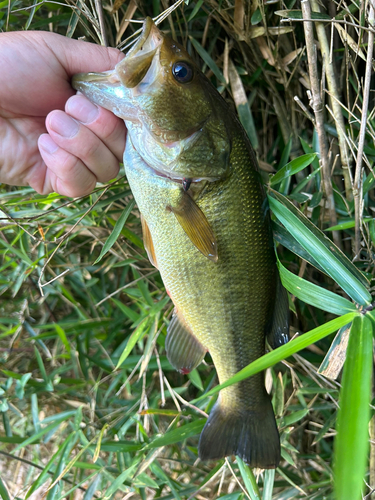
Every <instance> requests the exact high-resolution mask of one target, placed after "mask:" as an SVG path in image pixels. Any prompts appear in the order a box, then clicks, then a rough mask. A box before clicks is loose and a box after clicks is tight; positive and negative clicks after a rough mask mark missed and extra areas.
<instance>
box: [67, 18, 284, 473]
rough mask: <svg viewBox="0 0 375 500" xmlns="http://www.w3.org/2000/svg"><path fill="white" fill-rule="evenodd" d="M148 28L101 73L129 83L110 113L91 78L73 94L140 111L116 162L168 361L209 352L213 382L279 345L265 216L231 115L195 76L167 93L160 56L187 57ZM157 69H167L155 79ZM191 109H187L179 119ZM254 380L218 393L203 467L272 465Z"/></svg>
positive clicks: (266, 410)
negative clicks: (138, 217) (158, 308)
mask: <svg viewBox="0 0 375 500" xmlns="http://www.w3.org/2000/svg"><path fill="white" fill-rule="evenodd" d="M147 23H148V24H147ZM151 23H152V22H151V21H150V20H148V21H147V22H146V23H145V28H144V34H143V41H142V40H141V41H139V42H138V43H137V46H138V48H137V46H136V47H135V48H134V49H132V51H131V52H130V53H129V54H128V55H127V57H126V58H125V59H124V63H122V62H121V63H119V65H118V67H119V69H118V70H116V68H117V67H116V68H115V70H114V71H117V73H114V72H112V73H110V77H109V80H112V81H113V80H115V81H116V78H117V76H118V75H120V77H118V78H119V80H120V82H121V81H122V82H123V83H124V81H126V82H128V81H131V82H132V83H131V85H133V87H132V88H131V89H130V90H131V91H130V92H129V90H128V89H125V90H124V88H123V87H120V86H119V85H118V84H117V85H118V86H117V87H116V88H115V93H116V99H115V101H116V102H115V103H114V104H113V105H112V104H111V103H112V101H113V100H114V98H113V89H112V87H111V90H110V91H109V98H107V97H106V96H105V95H104V94H103V92H105V90H104V89H103V85H102V83H101V84H100V85H99V87H100V88H99V89H98V88H97V87H95V84H94V83H93V77H87V78H86V80H85V79H84V77H82V75H78V76H77V79H76V81H75V85H76V88H79V89H80V90H81V91H83V92H84V93H86V95H88V96H89V97H90V98H91V99H92V100H94V102H98V103H100V104H102V105H104V106H105V107H107V108H108V109H113V110H114V111H115V112H117V114H118V109H119V100H118V96H120V97H121V95H122V94H121V93H123V95H124V99H125V100H126V105H124V108H126V110H128V108H129V102H132V103H133V102H136V106H138V110H139V111H138V112H139V117H140V118H139V120H138V121H137V120H134V119H132V120H131V121H129V120H127V116H126V113H124V116H123V118H124V119H125V121H126V124H127V127H128V130H129V133H128V138H127V145H126V149H125V153H124V165H125V171H126V175H127V178H128V181H129V184H130V187H131V189H132V192H133V194H134V197H135V199H136V201H137V204H138V207H139V210H140V212H141V214H142V217H143V219H144V220H143V225H144V227H146V228H147V231H146V233H145V232H144V238H145V244H146V247H147V249H148V254H149V256H150V259H151V261H153V262H154V263H155V264H156V265H157V267H158V269H159V270H160V273H161V276H162V279H163V282H164V284H165V286H166V289H167V291H168V293H169V295H170V297H171V299H172V301H173V303H174V305H175V313H174V318H173V319H172V321H171V323H170V326H169V329H168V335H167V339H166V349H167V355H168V357H169V359H170V361H171V363H172V364H173V365H174V366H175V367H176V368H178V369H180V370H181V371H182V372H184V373H186V372H188V371H190V370H191V369H192V368H194V367H195V366H197V365H198V364H199V362H200V361H201V360H202V359H203V356H204V353H205V351H206V350H208V351H209V353H210V355H211V357H212V360H213V362H214V365H215V368H216V370H217V374H218V378H219V381H220V383H222V382H224V381H225V380H227V379H228V378H230V377H232V376H233V375H235V374H236V373H237V372H238V371H239V370H241V369H242V368H244V367H245V366H247V365H248V364H249V363H251V362H252V361H254V360H256V359H258V358H259V357H260V356H262V355H263V354H264V351H265V335H266V334H268V335H269V334H270V332H271V331H275V332H276V333H275V334H274V335H275V338H276V340H277V342H279V343H281V341H280V339H281V338H282V335H280V331H281V330H280V328H279V329H278V328H276V329H275V325H273V316H274V310H275V307H277V304H278V303H279V302H280V301H279V300H278V297H277V294H278V290H279V288H280V286H279V276H278V271H277V267H276V262H275V254H274V249H273V243H272V236H271V230H270V219H269V214H268V208H267V204H266V198H265V195H264V192H263V189H262V186H261V182H260V176H259V173H258V171H257V166H256V160H255V157H254V154H253V151H252V149H251V146H250V144H249V142H248V139H247V136H246V135H245V132H244V131H243V129H242V127H241V125H240V124H239V122H238V120H237V118H236V116H235V115H234V113H233V112H232V110H231V109H230V107H229V106H228V105H227V103H226V102H225V101H224V100H223V99H222V98H221V96H220V95H219V94H217V93H216V90H214V89H213V88H212V87H211V86H210V84H209V83H208V81H207V80H206V79H205V78H204V77H203V75H202V74H200V73H199V72H198V71H197V70H196V69H195V68H194V69H193V70H192V71H194V80H193V82H195V85H197V86H198V87H197V88H198V90H197V93H196V94H194V93H193V92H192V91H191V92H190V94H189V92H188V93H187V94H184V93H181V88H180V87H179V86H174V85H173V84H171V85H169V86H168V85H167V83H168V82H169V83H170V80H168V78H170V74H169V73H168V65H167V62H168V58H173V57H174V55H176V54H177V55H178V56H176V57H178V58H177V61H182V62H183V64H188V63H189V64H190V58H189V56H188V55H187V54H186V53H185V52H184V51H183V49H181V48H179V47H178V46H176V44H175V42H173V41H171V40H170V39H168V38H167V37H164V36H163V35H162V34H161V33H160V32H159V31H158V30H157V29H156V27H155V26H154V25H153V24H151ZM152 37H153V38H152ZM160 40H161V41H160ZM168 44H169V45H168ZM155 47H156V48H155ZM146 49H148V50H149V51H150V57H149V59H150V62H149V69H148V71H147V68H146V70H145V68H144V67H143V65H144V64H145V63H144V61H145V60H147V53H148V52H147V50H146ZM141 50H142V52H141ZM158 51H159V52H158ZM139 54H140V55H141V58H140V59H139V60H140V61H141V62H140V63H138V66H142V67H141V68H140V69H139V72H140V74H142V75H143V76H142V79H141V80H140V81H139V82H138V83H137V78H136V76H137V75H134V74H130V77H129V71H130V70H129V68H131V70H132V71H134V67H136V66H137V64H136V63H137V60H136V59H135V58H136V57H138V56H139ZM157 54H159V60H157V59H156V58H157ZM171 54H172V55H171ZM127 58H129V64H128V67H127V66H126V64H127ZM186 61H188V63H186ZM172 62H173V61H172ZM121 64H122V65H123V66H122V67H120V65H121ZM163 64H164V66H163ZM158 65H159V66H158ZM165 65H167V70H165ZM170 66H171V67H172V63H171V64H170ZM180 66H181V65H180ZM173 67H174V68H175V66H173ZM192 67H193V66H192ZM160 68H161V69H160ZM182 69H183V70H186V68H182ZM180 70H181V68H180ZM187 70H189V65H188V69H187ZM121 71H122V72H123V74H124V75H125V76H123V78H122V80H121ZM157 71H159V72H161V73H163V71H164V72H166V76H165V79H164V80H163V78H162V77H160V75H159V73H155V72H157ZM127 72H128V73H127ZM152 72H154V73H155V75H157V76H155V75H153V74H152ZM150 74H151V76H150ZM181 74H186V72H183V73H181ZM104 75H105V74H104ZM95 78H98V77H94V80H95ZM157 78H159V80H157ZM87 80H88V82H87ZM100 81H102V80H100ZM155 81H157V82H159V83H158V84H157V85H155V83H154V82H155ZM160 81H162V84H160ZM172 81H173V80H172ZM77 82H78V83H77ZM134 82H136V83H135V84H134ZM150 82H151V83H150ZM111 85H112V86H113V83H111ZM134 85H135V87H134ZM125 87H126V85H125ZM133 88H134V90H132V89H133ZM202 89H203V90H202ZM111 92H112V94H111ZM111 95H112V97H111ZM184 95H186V98H185V99H184ZM195 95H196V96H197V97H196V99H195V100H194V96H195ZM150 96H151V97H150ZM111 99H112V101H111ZM169 102H173V104H174V106H169V105H168V103H169ZM194 102H195V104H194ZM184 106H186V107H185V108H184ZM194 106H195V107H194ZM189 107H191V108H192V109H193V111H194V112H192V113H190V114H189V113H188V112H186V113H184V110H185V109H187V110H189ZM127 112H128V111H127ZM181 115H182V117H183V118H181ZM120 116H121V114H120ZM134 116H135V115H134V112H133V114H132V117H134ZM197 116H199V118H197ZM150 117H152V120H151V119H150ZM202 117H203V118H204V119H203V118H202ZM147 120H148V121H147ZM145 123H146V125H145ZM171 159H172V160H171ZM146 235H148V236H147V239H149V240H150V241H148V242H146ZM210 245H211V246H210ZM207 248H208V250H207ZM281 302H282V301H281ZM284 302H285V301H284ZM276 326H278V325H276ZM284 326H285V325H284ZM284 330H285V328H284ZM271 337H272V336H271ZM283 338H284V337H283ZM277 342H276V343H277ZM271 343H272V342H271ZM263 379H264V377H263V374H257V375H255V376H253V377H251V378H249V379H246V380H245V381H243V382H240V383H238V384H235V385H232V386H230V387H228V388H225V389H223V390H221V391H220V394H219V398H218V401H217V402H216V404H215V406H214V407H213V409H212V411H211V414H210V416H209V419H208V421H207V423H206V426H205V428H204V429H203V431H202V435H201V438H200V443H199V454H200V457H201V458H202V459H216V458H221V457H223V456H227V455H230V454H236V455H238V456H240V457H241V458H243V459H244V460H245V461H246V462H247V463H248V464H250V465H251V466H258V467H263V468H271V467H276V466H277V464H278V462H279V460H280V444H279V437H278V432H277V428H276V423H275V418H274V414H273V411H272V406H271V403H270V399H269V396H268V395H267V393H266V391H265V387H264V380H263Z"/></svg>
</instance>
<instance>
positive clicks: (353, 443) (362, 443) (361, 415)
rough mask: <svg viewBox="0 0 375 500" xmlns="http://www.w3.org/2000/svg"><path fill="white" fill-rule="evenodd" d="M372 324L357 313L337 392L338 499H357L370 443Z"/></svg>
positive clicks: (336, 476) (336, 471) (335, 464)
mask: <svg viewBox="0 0 375 500" xmlns="http://www.w3.org/2000/svg"><path fill="white" fill-rule="evenodd" d="M371 375H372V324H371V321H370V319H369V318H367V317H366V316H364V315H358V316H356V318H354V321H353V325H352V328H351V331H350V336H349V344H348V349H347V356H346V363H345V365H344V373H343V378H342V389H341V393H340V400H339V401H340V410H339V414H338V417H337V437H336V440H335V463H334V477H335V490H336V498H337V499H338V500H359V499H360V498H362V495H361V491H362V488H363V486H364V482H363V478H364V475H365V469H366V463H367V451H368V446H369V435H368V423H369V420H370V401H371Z"/></svg>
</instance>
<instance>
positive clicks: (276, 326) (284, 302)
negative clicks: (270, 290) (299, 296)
mask: <svg viewBox="0 0 375 500" xmlns="http://www.w3.org/2000/svg"><path fill="white" fill-rule="evenodd" d="M267 341H268V343H269V345H270V346H271V347H272V349H276V348H277V347H280V346H282V345H284V344H286V343H287V342H289V298H288V292H287V291H286V289H285V288H284V287H283V285H282V283H281V279H280V275H279V274H278V275H277V285H276V297H275V307H274V310H273V316H272V323H271V324H270V329H269V331H268V333H267Z"/></svg>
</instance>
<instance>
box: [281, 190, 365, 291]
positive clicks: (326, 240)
mask: <svg viewBox="0 0 375 500" xmlns="http://www.w3.org/2000/svg"><path fill="white" fill-rule="evenodd" d="M272 196H273V197H274V198H276V199H277V200H278V201H279V202H280V203H281V204H282V205H284V206H285V207H286V208H288V209H289V211H290V212H292V214H294V215H295V216H296V217H297V219H298V220H300V221H301V222H302V223H303V225H304V226H306V227H307V228H308V230H309V231H311V233H312V234H313V235H314V236H316V238H318V239H319V240H320V241H321V243H322V244H323V245H325V247H326V248H327V249H328V250H330V251H331V252H332V253H333V254H334V256H335V257H336V258H337V259H338V260H339V261H340V262H341V264H342V265H343V266H344V267H346V269H347V270H348V271H350V272H351V273H352V274H353V275H354V276H355V277H356V278H357V280H358V281H360V282H361V283H362V285H363V286H364V287H366V288H367V287H368V286H369V281H368V279H367V278H366V276H365V275H364V274H362V273H361V271H360V270H359V269H358V268H357V267H356V266H355V265H354V264H353V262H352V261H351V260H349V259H348V257H347V256H346V255H345V254H344V253H343V252H342V251H341V250H340V249H339V248H337V247H336V246H335V245H334V244H333V243H332V240H330V239H329V238H328V237H327V236H326V235H325V234H324V233H323V232H322V231H321V230H320V229H318V228H317V227H316V226H315V224H313V223H312V222H311V221H310V219H308V218H307V217H306V216H305V215H304V214H303V213H302V212H301V211H300V210H298V208H296V207H295V206H294V204H293V203H292V202H291V201H289V200H288V199H287V198H286V197H285V196H283V195H281V194H280V193H278V192H276V191H272Z"/></svg>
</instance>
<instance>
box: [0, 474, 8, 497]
mask: <svg viewBox="0 0 375 500" xmlns="http://www.w3.org/2000/svg"><path fill="white" fill-rule="evenodd" d="M0 496H1V498H2V500H10V496H9V494H8V490H7V488H6V486H5V484H4V483H3V481H2V479H1V477H0Z"/></svg>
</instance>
